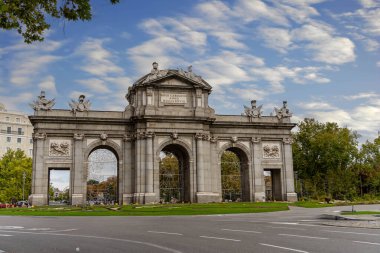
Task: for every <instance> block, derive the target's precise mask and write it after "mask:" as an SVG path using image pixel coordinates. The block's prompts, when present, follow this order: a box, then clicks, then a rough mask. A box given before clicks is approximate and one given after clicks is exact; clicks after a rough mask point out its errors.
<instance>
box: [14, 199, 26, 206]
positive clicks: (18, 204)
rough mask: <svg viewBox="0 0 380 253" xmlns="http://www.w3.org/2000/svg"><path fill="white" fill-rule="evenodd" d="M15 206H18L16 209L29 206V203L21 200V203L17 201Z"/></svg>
mask: <svg viewBox="0 0 380 253" xmlns="http://www.w3.org/2000/svg"><path fill="white" fill-rule="evenodd" d="M16 206H18V207H23V206H29V203H28V201H25V200H22V201H18V202H17V203H16Z"/></svg>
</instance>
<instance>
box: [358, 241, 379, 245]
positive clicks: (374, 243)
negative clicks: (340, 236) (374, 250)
mask: <svg viewBox="0 0 380 253" xmlns="http://www.w3.org/2000/svg"><path fill="white" fill-rule="evenodd" d="M353 242H357V243H364V244H373V245H380V243H376V242H362V241H353Z"/></svg>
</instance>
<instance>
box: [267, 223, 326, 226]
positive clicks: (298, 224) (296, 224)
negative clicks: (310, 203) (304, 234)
mask: <svg viewBox="0 0 380 253" xmlns="http://www.w3.org/2000/svg"><path fill="white" fill-rule="evenodd" d="M269 223H270V224H278V225H292V226H293V225H294V226H306V227H326V226H323V225H315V224H300V223H298V222H269Z"/></svg>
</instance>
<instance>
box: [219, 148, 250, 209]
mask: <svg viewBox="0 0 380 253" xmlns="http://www.w3.org/2000/svg"><path fill="white" fill-rule="evenodd" d="M221 180H222V184H221V185H222V198H223V201H250V198H249V175H248V158H247V156H246V154H245V153H244V152H243V151H242V150H241V149H239V148H236V147H231V148H228V149H226V150H225V151H224V152H223V154H222V156H221Z"/></svg>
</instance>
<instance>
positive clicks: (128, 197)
mask: <svg viewBox="0 0 380 253" xmlns="http://www.w3.org/2000/svg"><path fill="white" fill-rule="evenodd" d="M123 140H124V163H123V166H124V167H123V168H120V169H123V170H124V178H123V181H124V183H123V186H124V188H123V189H122V204H123V205H126V204H131V203H132V202H133V175H134V174H133V173H132V172H133V171H134V164H133V157H134V155H135V154H132V143H133V136H131V135H125V136H124V138H123Z"/></svg>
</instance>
